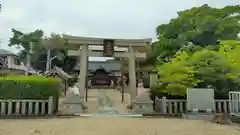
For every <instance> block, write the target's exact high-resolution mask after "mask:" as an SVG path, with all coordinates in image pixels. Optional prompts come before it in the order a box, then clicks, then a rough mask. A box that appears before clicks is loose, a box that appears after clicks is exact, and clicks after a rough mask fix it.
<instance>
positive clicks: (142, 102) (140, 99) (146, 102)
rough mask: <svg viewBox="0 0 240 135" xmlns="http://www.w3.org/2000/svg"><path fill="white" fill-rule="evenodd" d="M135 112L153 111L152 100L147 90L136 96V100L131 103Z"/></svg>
mask: <svg viewBox="0 0 240 135" xmlns="http://www.w3.org/2000/svg"><path fill="white" fill-rule="evenodd" d="M132 109H133V111H134V112H135V113H153V101H152V100H151V99H150V97H149V94H148V93H147V92H143V93H141V94H140V95H138V96H137V97H136V101H134V102H133V104H132Z"/></svg>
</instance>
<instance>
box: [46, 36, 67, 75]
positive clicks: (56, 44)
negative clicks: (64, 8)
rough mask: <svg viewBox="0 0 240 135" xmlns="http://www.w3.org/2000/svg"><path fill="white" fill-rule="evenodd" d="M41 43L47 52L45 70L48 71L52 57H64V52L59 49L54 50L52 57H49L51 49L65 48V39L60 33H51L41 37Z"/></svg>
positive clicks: (60, 58)
mask: <svg viewBox="0 0 240 135" xmlns="http://www.w3.org/2000/svg"><path fill="white" fill-rule="evenodd" d="M42 45H43V47H44V49H45V50H46V52H47V61H46V71H49V70H50V66H51V61H52V60H53V59H54V58H57V59H59V60H62V59H64V54H63V53H62V52H61V51H56V52H55V55H54V56H53V57H51V51H54V50H59V49H62V50H63V49H65V48H64V47H65V41H64V40H63V39H62V38H61V36H60V35H57V34H54V33H52V34H51V35H50V37H46V38H44V39H43V43H42Z"/></svg>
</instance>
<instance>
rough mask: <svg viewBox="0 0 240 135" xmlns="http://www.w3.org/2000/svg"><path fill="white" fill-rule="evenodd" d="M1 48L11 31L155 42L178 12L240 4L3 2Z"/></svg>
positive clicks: (220, 0) (199, 0)
mask: <svg viewBox="0 0 240 135" xmlns="http://www.w3.org/2000/svg"><path fill="white" fill-rule="evenodd" d="M0 3H1V4H2V6H3V9H2V12H0V39H1V41H2V43H1V48H4V49H8V50H11V51H13V52H17V49H15V48H9V47H8V46H7V44H8V39H9V37H10V36H11V35H12V33H11V28H16V29H19V30H22V31H24V32H29V31H33V30H35V29H42V30H44V32H45V34H46V35H48V34H49V33H51V32H55V33H66V34H71V35H77V36H96V37H111V38H153V39H155V38H156V32H155V28H156V26H157V25H159V24H162V23H166V22H168V21H169V19H171V18H173V17H176V15H177V11H180V10H184V9H188V8H191V7H194V6H200V5H202V4H210V5H211V6H214V7H223V6H226V5H236V4H240V0H0Z"/></svg>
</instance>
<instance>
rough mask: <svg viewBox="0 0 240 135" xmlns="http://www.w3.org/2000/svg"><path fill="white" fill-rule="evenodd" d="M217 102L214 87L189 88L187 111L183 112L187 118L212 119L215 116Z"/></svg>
mask: <svg viewBox="0 0 240 135" xmlns="http://www.w3.org/2000/svg"><path fill="white" fill-rule="evenodd" d="M214 111H215V103H214V90H213V89H195V88H189V89H188V90H187V113H186V114H183V117H184V118H186V119H193V120H212V119H213V117H214V113H213V112H214Z"/></svg>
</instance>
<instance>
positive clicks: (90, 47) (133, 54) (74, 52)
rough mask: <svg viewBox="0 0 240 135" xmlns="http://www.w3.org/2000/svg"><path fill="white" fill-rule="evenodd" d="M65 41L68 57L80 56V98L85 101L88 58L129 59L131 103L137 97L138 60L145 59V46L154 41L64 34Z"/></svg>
mask: <svg viewBox="0 0 240 135" xmlns="http://www.w3.org/2000/svg"><path fill="white" fill-rule="evenodd" d="M62 37H63V39H65V40H67V41H68V49H69V50H68V55H69V56H79V60H80V62H79V63H80V74H79V81H78V83H79V85H80V89H79V93H80V98H81V99H85V91H86V82H87V81H86V79H87V78H86V76H87V75H88V74H87V72H88V66H87V65H88V57H89V56H92V57H114V58H128V60H129V61H128V67H129V80H130V83H129V86H130V87H129V89H130V95H131V101H134V100H135V98H136V96H137V88H136V70H135V69H136V66H135V62H136V59H145V58H146V52H140V51H141V50H144V48H145V46H146V45H147V44H149V43H151V41H152V39H150V38H147V39H109V38H108V39H105V38H93V37H79V36H71V35H65V34H62Z"/></svg>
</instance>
